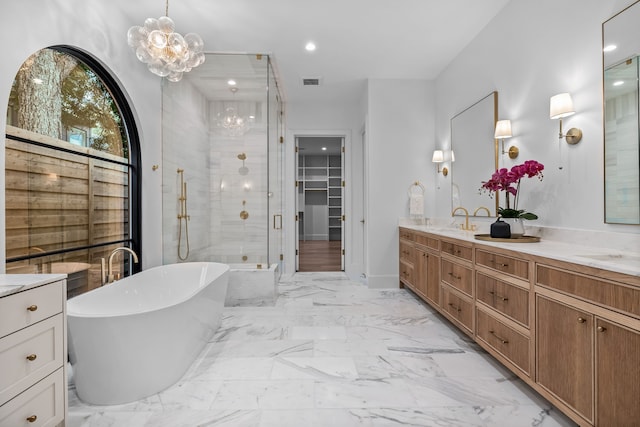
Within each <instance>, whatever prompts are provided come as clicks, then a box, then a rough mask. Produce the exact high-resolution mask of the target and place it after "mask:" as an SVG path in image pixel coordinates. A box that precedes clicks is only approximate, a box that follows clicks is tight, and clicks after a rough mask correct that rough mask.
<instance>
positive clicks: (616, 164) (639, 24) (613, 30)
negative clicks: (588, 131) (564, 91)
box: [602, 1, 640, 224]
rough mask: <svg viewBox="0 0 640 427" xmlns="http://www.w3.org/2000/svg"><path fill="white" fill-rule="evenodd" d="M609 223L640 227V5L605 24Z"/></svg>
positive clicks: (605, 118)
mask: <svg viewBox="0 0 640 427" xmlns="http://www.w3.org/2000/svg"><path fill="white" fill-rule="evenodd" d="M602 43H603V45H602V52H603V62H602V63H603V65H604V70H603V88H604V188H605V194H604V199H605V200H604V201H605V203H604V205H605V212H604V221H605V222H606V223H613V224H640V134H639V126H640V121H639V120H638V112H639V111H640V109H639V106H638V99H639V98H640V97H639V96H638V95H639V87H638V78H639V77H640V70H639V68H638V58H639V57H638V53H639V52H640V1H638V2H635V3H634V4H632V5H631V6H629V7H627V8H626V9H624V10H623V11H621V12H620V13H618V14H617V15H615V16H614V17H612V18H611V19H609V20H607V21H605V22H604V23H603V24H602Z"/></svg>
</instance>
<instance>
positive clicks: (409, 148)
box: [367, 79, 435, 287]
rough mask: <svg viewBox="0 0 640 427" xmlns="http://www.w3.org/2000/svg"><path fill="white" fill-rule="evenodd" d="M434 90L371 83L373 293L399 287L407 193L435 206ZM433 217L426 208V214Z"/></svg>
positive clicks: (416, 84) (412, 83)
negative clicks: (419, 190) (420, 194)
mask: <svg viewBox="0 0 640 427" xmlns="http://www.w3.org/2000/svg"><path fill="white" fill-rule="evenodd" d="M433 100H434V89H433V82H430V81H427V80H378V79H375V80H369V83H368V126H367V135H368V136H367V153H368V155H367V169H368V171H367V172H368V176H367V181H368V183H367V185H368V227H367V229H368V259H367V266H368V271H367V277H368V280H369V286H370V287H397V286H398V249H397V248H398V219H399V218H405V217H408V216H409V195H408V190H409V187H410V186H411V185H412V184H413V183H414V182H415V181H419V182H420V183H422V184H423V185H424V186H425V188H426V190H427V193H426V194H425V200H427V201H429V200H433V198H434V197H433V176H434V171H435V165H433V164H432V163H431V154H432V153H433V147H434V141H433V135H434V116H435V105H434V102H433ZM432 211H433V206H429V203H428V202H427V210H426V213H427V215H429V212H432Z"/></svg>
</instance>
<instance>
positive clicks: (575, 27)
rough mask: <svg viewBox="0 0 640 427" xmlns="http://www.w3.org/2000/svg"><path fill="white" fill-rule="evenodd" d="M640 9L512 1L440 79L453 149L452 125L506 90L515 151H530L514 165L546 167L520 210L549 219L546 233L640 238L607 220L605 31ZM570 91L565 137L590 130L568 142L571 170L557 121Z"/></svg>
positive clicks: (443, 195)
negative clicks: (558, 102) (559, 97)
mask: <svg viewBox="0 0 640 427" xmlns="http://www.w3.org/2000/svg"><path fill="white" fill-rule="evenodd" d="M631 3H633V1H632V0H615V1H607V2H603V1H601V0H563V1H557V0H538V1H535V2H532V1H525V0H512V1H511V2H510V3H509V4H508V5H507V6H506V7H505V8H504V9H503V10H502V11H501V12H500V13H499V14H498V15H497V16H496V18H494V20H493V21H492V22H491V23H490V24H489V25H488V26H487V27H486V28H485V29H484V30H483V31H482V32H481V33H480V34H479V36H478V37H476V38H475V39H474V40H473V41H472V42H471V43H470V44H469V45H468V46H467V47H466V48H465V50H464V51H463V52H462V53H461V54H460V55H459V56H458V57H457V58H456V59H455V60H454V61H453V62H452V63H451V64H450V65H449V66H448V67H447V68H446V69H445V70H444V72H443V73H442V74H441V75H440V76H439V77H438V78H437V79H436V104H437V115H436V140H437V141H438V142H439V143H440V144H442V145H444V146H448V145H449V144H450V125H449V120H450V119H451V117H453V116H454V115H455V114H457V113H458V112H460V111H462V110H463V109H465V108H466V107H467V106H469V105H471V104H473V103H474V102H475V101H477V100H478V99H480V98H481V97H483V96H485V95H487V94H488V93H489V92H491V91H492V90H497V91H498V93H499V101H498V104H499V118H501V119H511V121H512V126H513V133H514V137H513V138H512V139H511V140H509V143H511V144H513V145H516V146H518V147H519V149H520V156H519V157H518V158H517V159H515V160H509V159H507V161H506V165H507V166H512V165H514V164H519V163H521V162H523V161H524V160H528V159H534V160H538V161H540V162H541V163H543V164H544V165H545V171H544V180H543V181H542V182H540V183H538V182H536V183H535V184H533V183H532V184H531V185H528V187H527V190H526V192H523V193H522V198H521V200H520V202H519V207H520V208H526V209H527V210H531V211H533V212H536V213H537V214H538V215H539V217H540V219H539V220H538V221H536V225H541V226H552V227H566V228H576V229H583V230H606V231H623V232H627V233H636V234H640V227H638V226H620V225H617V226H616V225H606V224H604V221H603V217H604V213H603V212H604V207H603V206H604V202H603V199H604V195H603V192H604V184H603V176H604V175H603V126H602V41H601V29H602V23H603V22H604V21H605V20H607V19H608V18H610V17H611V16H613V15H614V14H615V13H617V12H618V11H619V10H621V9H623V8H624V7H626V6H628V5H629V4H631ZM560 92H570V93H571V94H572V97H573V101H574V105H575V108H576V114H575V115H574V116H571V117H568V118H567V119H565V121H564V127H565V130H566V129H569V128H570V127H578V128H581V129H582V131H583V138H582V141H581V142H580V143H579V144H577V145H575V146H569V145H568V144H566V142H564V141H563V142H562V144H561V149H562V157H563V163H564V168H563V169H562V170H559V169H558V137H557V134H558V121H557V120H550V119H549V98H550V97H551V96H552V95H555V94H557V93H560ZM455 149H456V155H462V153H460V154H458V151H459V150H458V149H457V148H455ZM452 167H453V169H454V173H456V175H459V173H464V172H463V171H462V172H458V171H455V163H454V164H453V166H452ZM488 178H489V177H487V179H488ZM438 179H439V182H440V184H441V188H440V190H438V191H436V206H437V210H436V215H437V216H443V217H444V216H448V215H449V212H450V209H451V203H450V187H449V186H448V185H449V184H450V183H449V182H448V181H445V180H443V179H442V177H441V176H440V177H438ZM475 185H477V186H478V187H479V186H480V183H479V182H478V183H475ZM534 187H535V188H534Z"/></svg>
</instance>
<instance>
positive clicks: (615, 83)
mask: <svg viewBox="0 0 640 427" xmlns="http://www.w3.org/2000/svg"><path fill="white" fill-rule="evenodd" d="M623 84H624V82H623V81H622V80H618V81H616V82H613V85H614V86H622V85H623Z"/></svg>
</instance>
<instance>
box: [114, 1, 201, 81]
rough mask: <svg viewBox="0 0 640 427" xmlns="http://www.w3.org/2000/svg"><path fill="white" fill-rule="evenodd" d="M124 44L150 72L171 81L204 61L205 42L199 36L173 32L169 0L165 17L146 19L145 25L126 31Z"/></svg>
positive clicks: (176, 79)
mask: <svg viewBox="0 0 640 427" xmlns="http://www.w3.org/2000/svg"><path fill="white" fill-rule="evenodd" d="M127 43H128V44H129V47H131V49H133V51H134V52H135V53H136V57H137V58H138V59H139V60H140V61H142V62H144V63H145V64H147V68H149V71H151V72H152V73H153V74H156V75H158V76H160V77H166V78H167V80H169V81H172V82H177V81H180V79H182V75H183V73H187V72H189V71H191V70H192V69H193V68H195V67H197V66H198V65H200V64H202V63H203V62H204V60H205V56H204V52H203V50H204V42H203V41H202V38H201V37H200V36H199V35H197V34H195V33H188V34H186V35H185V36H184V37H183V36H181V35H180V34H178V33H176V32H175V24H174V23H173V20H172V19H171V18H169V0H166V3H165V16H161V17H160V18H158V19H155V18H147V19H146V20H145V21H144V26H137V25H136V26H133V27H131V28H129V31H128V33H127Z"/></svg>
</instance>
